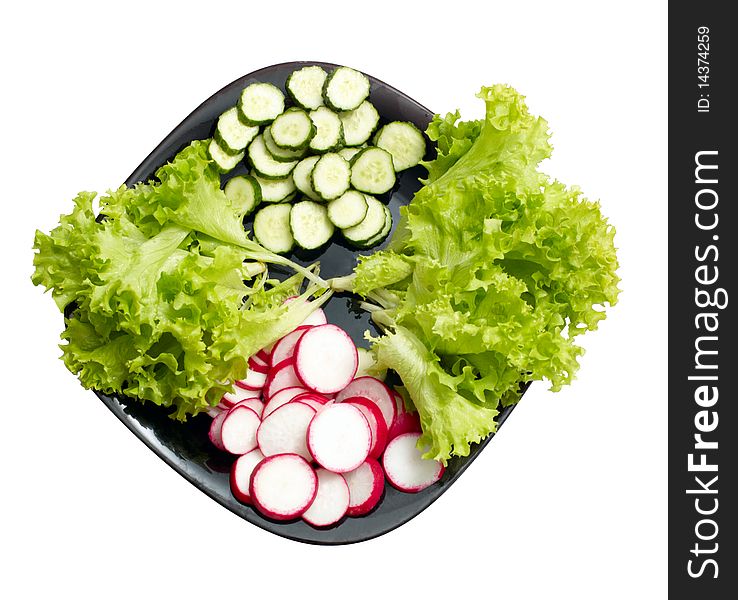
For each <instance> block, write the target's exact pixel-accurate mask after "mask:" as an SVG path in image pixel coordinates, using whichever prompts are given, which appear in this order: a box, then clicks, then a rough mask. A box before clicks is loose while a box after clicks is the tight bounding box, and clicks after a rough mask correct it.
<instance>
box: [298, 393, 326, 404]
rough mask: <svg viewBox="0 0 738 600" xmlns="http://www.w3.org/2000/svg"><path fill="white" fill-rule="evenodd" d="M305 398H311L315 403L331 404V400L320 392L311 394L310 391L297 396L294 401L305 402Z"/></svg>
mask: <svg viewBox="0 0 738 600" xmlns="http://www.w3.org/2000/svg"><path fill="white" fill-rule="evenodd" d="M305 398H310V399H311V400H314V401H315V402H318V403H319V404H327V403H328V402H330V398H328V397H327V396H324V395H323V394H319V393H318V392H310V391H307V390H306V391H304V392H303V393H302V394H300V395H299V396H295V397H294V400H295V401H297V400H304V399H305Z"/></svg>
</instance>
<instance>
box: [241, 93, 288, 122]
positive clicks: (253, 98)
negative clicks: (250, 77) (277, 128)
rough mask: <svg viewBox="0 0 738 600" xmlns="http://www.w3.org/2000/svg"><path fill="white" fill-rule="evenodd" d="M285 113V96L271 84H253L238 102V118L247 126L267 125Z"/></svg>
mask: <svg viewBox="0 0 738 600" xmlns="http://www.w3.org/2000/svg"><path fill="white" fill-rule="evenodd" d="M283 112H284V94H283V93H282V90H280V89H279V88H278V87H277V86H275V85H272V84H271V83H252V84H251V85H249V86H248V87H246V88H244V90H243V91H242V92H241V97H240V98H239V100H238V116H239V118H240V119H241V121H243V122H244V123H245V124H246V125H266V124H267V123H271V122H272V121H273V120H274V119H276V118H277V116H278V115H280V114H282V113H283Z"/></svg>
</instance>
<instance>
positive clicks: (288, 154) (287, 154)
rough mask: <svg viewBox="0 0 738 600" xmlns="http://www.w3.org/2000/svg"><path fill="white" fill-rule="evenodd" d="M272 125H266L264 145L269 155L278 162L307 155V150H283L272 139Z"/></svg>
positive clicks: (289, 160)
mask: <svg viewBox="0 0 738 600" xmlns="http://www.w3.org/2000/svg"><path fill="white" fill-rule="evenodd" d="M271 130H272V126H271V125H267V126H266V127H264V133H263V134H262V135H263V136H264V146H265V147H266V150H267V152H268V153H269V156H271V157H272V158H273V159H274V160H276V161H277V162H291V161H294V160H299V159H301V158H302V157H303V156H305V150H283V149H282V148H280V147H279V146H277V144H275V143H274V140H273V139H272V131H271Z"/></svg>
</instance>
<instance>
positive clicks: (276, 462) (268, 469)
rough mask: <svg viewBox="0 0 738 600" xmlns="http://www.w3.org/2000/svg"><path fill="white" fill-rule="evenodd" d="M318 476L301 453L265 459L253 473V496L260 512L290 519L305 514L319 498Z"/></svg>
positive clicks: (283, 519)
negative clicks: (317, 497) (299, 454)
mask: <svg viewBox="0 0 738 600" xmlns="http://www.w3.org/2000/svg"><path fill="white" fill-rule="evenodd" d="M317 491H318V476H317V475H316V474H315V471H313V468H312V467H311V466H310V465H309V464H308V462H307V461H306V460H305V459H304V458H302V456H298V455H297V454H277V455H275V456H270V457H267V458H265V459H264V460H262V461H261V462H260V463H259V464H258V465H257V466H256V468H255V469H254V472H253V473H252V474H251V483H250V485H249V496H250V497H251V501H252V502H253V503H254V506H255V507H256V508H257V509H258V510H259V512H260V513H262V514H263V515H265V516H267V517H271V518H272V519H277V520H280V521H286V520H289V519H295V518H297V517H299V516H300V515H302V513H304V512H305V511H306V510H307V509H308V507H309V506H310V505H311V504H312V502H313V500H314V499H315V494H316V493H317Z"/></svg>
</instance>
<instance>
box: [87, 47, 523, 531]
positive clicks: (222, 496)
mask: <svg viewBox="0 0 738 600" xmlns="http://www.w3.org/2000/svg"><path fill="white" fill-rule="evenodd" d="M310 64H317V65H321V66H323V67H324V68H326V69H332V68H333V67H335V66H336V65H332V64H328V63H319V62H291V63H284V64H279V65H273V66H271V67H266V68H264V69H260V70H259V71H255V72H253V73H250V74H249V75H245V76H244V77H241V78H240V79H237V80H236V81H234V82H233V83H231V84H230V85H227V86H226V87H224V88H223V89H222V90H220V91H219V92H217V93H216V94H214V95H213V96H212V97H210V98H209V99H208V100H206V101H205V102H203V103H202V104H201V105H200V106H198V107H197V108H196V109H195V110H194V111H193V112H192V114H190V115H189V116H188V117H187V118H186V119H185V120H184V121H182V123H180V124H179V125H178V126H177V127H176V128H175V129H174V131H172V132H171V133H170V134H169V135H168V136H167V137H166V138H165V139H164V141H162V142H161V144H159V146H157V147H156V149H155V150H154V151H153V152H152V153H151V154H149V156H148V157H146V159H145V160H144V161H143V162H142V163H141V164H140V165H139V166H138V168H137V169H136V170H135V171H134V172H133V173H132V174H131V176H130V177H129V178H128V179H127V180H126V185H129V186H130V185H133V184H134V183H137V182H140V181H145V180H147V179H150V178H151V177H152V176H153V174H154V172H155V171H156V169H157V168H158V167H160V166H161V165H163V164H164V163H166V162H167V161H168V160H170V159H172V158H173V157H174V156H175V154H176V153H177V152H179V151H180V150H181V149H182V148H184V147H185V146H186V145H188V144H189V143H190V142H191V141H192V140H196V139H204V138H207V137H210V136H211V135H212V133H213V126H214V122H215V119H216V118H217V117H218V116H219V115H220V114H221V113H222V112H223V111H225V110H227V109H228V108H230V107H231V106H234V105H235V104H236V102H237V100H238V97H239V94H240V92H241V90H242V89H243V88H244V87H246V86H247V85H248V84H250V83H252V82H255V81H269V82H271V83H274V84H275V85H277V86H279V87H281V88H282V89H284V82H285V79H286V78H287V76H288V75H289V74H290V73H291V72H292V71H293V70H294V69H297V68H300V67H302V66H305V65H310ZM370 79H371V83H372V88H371V89H372V92H371V98H370V99H371V101H372V103H374V105H375V106H376V107H377V110H378V111H379V114H380V115H381V116H382V121H383V122H386V121H396V120H400V121H411V122H412V123H415V124H416V125H417V126H418V127H419V128H420V129H421V130H425V128H426V126H427V125H428V123H429V121H430V119H431V118H432V116H433V113H432V112H431V111H429V110H428V109H427V108H425V107H424V106H422V105H421V104H419V103H418V102H416V101H415V100H413V99H412V98H408V97H407V96H406V95H405V94H403V93H402V92H400V91H398V90H396V89H394V88H393V87H391V86H389V85H387V84H386V83H384V82H382V81H379V80H378V79H375V78H373V77H370ZM429 152H432V148H430V146H429ZM245 171H246V169H245V167H244V166H243V165H240V166H239V167H237V168H236V169H234V171H233V172H232V173H231V176H232V175H238V174H243V173H245ZM423 175H424V171H423V169H422V168H421V167H416V168H414V169H409V170H407V171H405V172H403V173H402V175H401V177H399V183H398V186H397V188H396V189H395V190H394V192H393V194H392V196H391V199H390V202H389V206H390V208H391V210H392V214H393V216H394V218H395V220H397V218H398V217H399V213H398V209H399V207H400V206H402V205H405V204H407V203H408V202H409V201H410V199H411V198H412V196H413V194H414V193H415V192H416V191H417V190H418V189H419V188H420V183H419V181H418V177H422V176H423ZM357 254H358V253H357V252H356V251H355V250H353V249H351V248H348V247H346V246H343V245H341V244H340V243H332V244H331V245H330V246H329V247H328V248H327V249H326V250H325V251H323V252H319V253H315V254H310V255H293V256H292V257H291V258H292V259H293V260H296V261H298V262H301V263H303V264H307V263H308V262H312V261H314V260H315V259H317V258H319V259H320V263H321V272H320V274H321V276H323V277H326V278H327V277H333V276H335V275H345V274H348V273H350V272H351V270H352V269H353V267H354V264H355V262H356V256H357ZM324 308H325V311H326V313H327V316H328V320H329V321H330V322H331V323H335V324H337V325H339V326H340V327H343V328H344V329H345V330H346V331H348V332H349V334H350V335H351V336H352V337H353V338H354V340H355V341H356V342H357V344H359V345H362V346H366V342H365V341H364V337H363V333H364V331H365V330H366V329H371V330H374V328H373V326H372V325H371V323H370V321H369V319H368V318H367V315H366V314H365V313H363V312H362V311H360V310H358V309H357V307H356V304H355V300H354V299H353V298H351V297H349V296H346V295H338V296H336V297H334V298H332V299H331V300H330V301H329V302H328V304H327V305H326V306H325V307H324ZM96 394H97V395H98V396H99V397H100V399H101V400H102V401H103V402H104V403H105V405H106V406H107V407H108V408H109V409H110V410H111V411H112V412H113V414H115V416H117V417H118V418H119V419H120V420H121V421H122V422H123V423H124V424H125V425H126V427H128V428H129V429H130V430H131V431H132V432H133V433H134V434H136V436H137V437H138V438H139V439H140V440H141V441H142V442H143V443H144V444H146V445H147V446H148V447H149V448H151V450H153V451H154V452H155V453H156V454H157V455H158V456H159V457H160V458H161V459H162V460H164V462H166V463H167V464H168V465H169V466H170V467H172V468H173V469H174V470H175V471H177V472H178V473H179V474H180V475H182V477H184V478H185V479H187V480H188V481H189V482H190V483H192V484H193V485H195V486H197V487H198V488H199V489H200V490H202V491H203V492H205V493H206V494H207V495H208V496H210V497H211V498H213V499H214V500H216V501H217V502H219V503H220V504H222V505H223V506H225V507H226V508H227V509H228V510H230V511H232V512H234V513H236V514H237V515H239V516H240V517H243V518H244V519H246V520H247V521H249V522H250V523H253V524H254V525H257V526H258V527H261V528H262V529H266V530H267V531H271V532H272V533H276V534H277V535H280V536H283V537H286V538H289V539H293V540H297V541H301V542H308V543H314V544H350V543H353V542H360V541H363V540H368V539H371V538H374V537H377V536H379V535H382V534H383V533H387V532H388V531H391V530H392V529H395V528H396V527H399V526H400V525H402V524H403V523H406V522H407V521H409V520H410V519H412V518H413V517H414V516H416V515H417V514H419V513H420V512H422V511H423V510H425V509H426V508H427V507H428V506H429V505H430V504H431V503H432V502H433V501H434V500H436V499H437V498H438V497H439V496H440V495H441V494H443V493H444V492H445V491H446V490H447V489H448V488H449V487H450V486H451V484H453V483H454V481H456V479H457V478H458V477H459V476H460V475H461V474H462V473H463V472H464V470H465V469H466V468H467V467H468V466H469V464H471V462H472V461H473V460H474V458H475V457H476V456H477V455H478V454H479V452H481V450H482V449H483V448H484V447H485V446H486V445H487V444H488V443H489V440H490V439H491V436H490V437H488V438H487V439H486V440H485V441H484V442H482V443H481V444H479V445H476V446H475V447H474V448H473V449H472V452H471V454H470V456H469V457H467V458H464V459H459V458H455V459H453V460H451V461H450V462H449V465H448V467H447V469H446V472H445V474H444V476H443V477H442V479H441V480H440V481H439V482H437V483H436V484H434V485H432V486H431V487H429V488H427V489H425V490H423V491H422V492H420V493H417V494H406V493H402V492H398V491H397V490H395V489H394V488H392V487H390V486H389V485H387V486H386V489H385V493H384V498H383V499H382V501H381V502H380V504H379V506H378V507H377V508H376V509H375V510H374V511H373V512H372V513H370V514H369V515H366V516H363V517H358V518H345V519H343V520H342V521H341V522H340V523H338V524H337V525H335V526H333V527H331V528H327V529H316V528H314V527H311V526H310V525H308V524H306V523H305V522H303V521H300V520H297V521H290V522H277V521H273V520H271V519H267V518H264V517H262V516H261V515H260V514H259V513H258V512H256V511H255V510H254V509H252V508H251V507H249V506H245V505H243V504H241V503H240V502H238V501H236V500H235V499H234V497H233V496H232V495H231V491H230V487H229V483H228V473H229V469H230V466H231V464H232V462H233V457H232V456H230V455H228V454H226V453H223V452H219V451H218V450H216V449H215V448H214V447H213V446H212V444H211V443H210V442H209V440H208V436H207V432H208V427H209V422H210V418H209V417H207V416H206V415H198V416H197V417H195V418H191V419H190V420H189V421H188V422H187V423H186V424H182V423H179V422H177V421H174V420H172V419H170V418H169V417H168V416H167V412H168V410H166V409H163V408H161V407H158V406H155V405H153V404H150V403H146V404H143V403H140V402H137V401H133V400H130V399H127V398H117V397H109V396H106V395H104V394H101V393H99V392H96ZM511 411H512V407H510V408H507V409H504V410H503V411H502V412H501V414H500V416H499V417H498V420H499V424H500V425H502V423H503V422H504V420H505V419H506V418H507V416H508V415H509V414H510V412H511Z"/></svg>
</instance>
